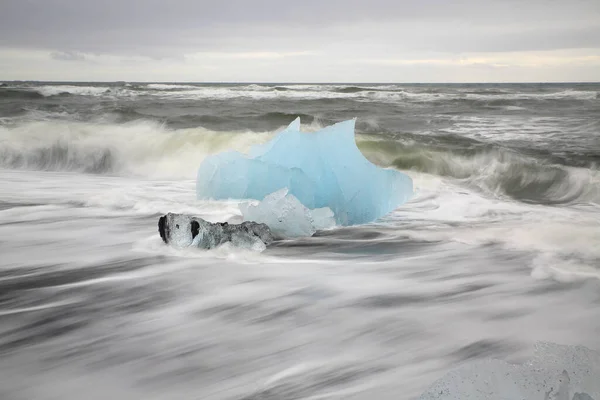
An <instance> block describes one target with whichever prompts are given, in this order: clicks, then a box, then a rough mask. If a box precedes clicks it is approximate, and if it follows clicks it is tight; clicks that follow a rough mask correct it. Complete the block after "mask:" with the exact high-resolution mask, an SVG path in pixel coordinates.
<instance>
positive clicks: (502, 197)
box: [0, 84, 600, 399]
mask: <svg viewBox="0 0 600 400" xmlns="http://www.w3.org/2000/svg"><path fill="white" fill-rule="evenodd" d="M12 85H13V86H15V88H13V89H11V90H13V92H17V95H15V94H14V93H13V92H11V93H12V94H10V96H7V95H6V93H4V94H3V95H0V98H1V99H2V100H1V101H0V110H1V113H2V114H0V117H1V118H2V124H1V126H0V155H1V158H0V160H1V165H2V167H3V169H2V170H1V171H0V354H1V356H0V395H1V396H0V397H2V398H7V399H30V398H35V399H80V398H82V396H83V397H85V398H89V399H104V398H108V397H112V398H116V399H131V398H146V399H172V398H185V399H187V398H190V399H195V398H198V399H300V398H303V399H304V398H334V399H338V398H339V399H367V398H377V399H388V398H389V399H398V398H414V397H415V396H418V395H419V394H420V393H422V392H423V391H424V390H425V389H426V388H427V387H428V386H429V385H430V384H431V383H432V382H433V381H434V380H436V379H437V378H439V377H441V376H442V375H443V374H444V373H445V372H447V371H448V370H450V369H451V368H454V367H456V366H458V365H460V364H462V363H465V362H468V361H472V360H475V359H480V358H486V357H496V358H501V359H504V360H508V361H515V362H519V361H523V360H525V359H528V358H529V357H530V355H531V353H532V350H533V343H534V342H536V341H551V342H556V343H562V344H573V345H585V346H587V347H590V348H593V349H600V339H599V338H600V335H599V333H600V290H599V289H600V281H599V280H598V278H599V277H600V269H599V267H598V266H599V261H600V245H599V244H600V212H599V211H600V206H599V193H600V192H599V187H600V183H599V180H598V176H599V175H598V171H597V167H596V164H595V163H596V162H597V160H598V157H599V155H598V154H600V146H599V142H598V140H599V137H600V136H599V134H600V131H599V130H598V129H599V127H600V121H599V120H598V115H600V114H598V111H599V107H600V105H599V101H598V97H597V93H598V90H599V87H598V86H597V85H596V86H594V85H592V86H589V85H588V86H585V87H563V86H556V85H548V86H540V87H531V86H527V85H524V86H516V87H515V86H511V85H509V86H506V87H504V86H497V85H492V86H474V87H471V86H469V85H466V86H458V87H456V86H439V87H438V86H431V85H425V86H417V87H403V86H399V85H398V86H375V87H371V86H369V87H361V86H349V85H347V86H340V85H333V86H326V85H312V86H297V85H294V86H290V85H288V86H277V87H267V86H259V85H255V86H243V87H241V86H240V87H236V86H234V87H230V86H214V87H206V86H194V85H191V86H189V87H187V88H186V87H180V86H177V85H175V86H169V87H165V86H155V87H142V86H143V85H132V86H125V87H123V86H119V87H116V88H115V87H112V86H111V87H110V88H108V92H107V89H105V88H104V87H103V86H102V85H91V84H85V85H84V84H72V85H68V86H59V85H56V84H53V85H39V84H19V85H15V84H12ZM99 87H100V88H102V89H99ZM1 90H4V91H5V92H7V91H8V89H6V88H2V89H1ZM64 91H66V92H68V93H71V92H72V93H71V94H69V95H64V94H62V95H61V94H59V93H61V92H64ZM24 92H27V93H28V94H27V95H23V93H24ZM55 92H57V93H55ZM31 93H36V94H33V95H32V94H31ZM280 93H292V94H290V95H287V94H286V95H281V94H280ZM2 96H4V97H2ZM489 98H491V100H490V99H489ZM490 101H491V102H492V103H491V104H490ZM500 103H501V104H500ZM128 107H129V108H128ZM132 109H135V110H136V111H135V113H136V114H135V115H134V116H131V115H132ZM15 110H17V111H15ZM119 110H121V111H119ZM295 113H303V114H305V116H304V117H303V120H304V121H306V125H305V127H306V128H307V129H316V128H317V127H318V126H322V125H323V124H326V123H329V122H332V121H333V120H340V119H343V118H345V117H350V116H355V115H358V117H359V119H358V137H357V141H358V143H359V147H360V148H361V150H362V151H363V152H364V154H365V155H366V156H367V157H368V158H369V159H371V160H372V161H373V162H376V163H378V164H380V165H386V166H387V165H392V166H396V167H398V168H401V169H402V170H403V171H405V172H406V173H408V174H409V175H411V177H412V178H413V179H414V182H415V188H416V196H415V197H414V198H413V199H412V200H411V201H410V202H409V203H407V204H405V205H403V206H402V207H400V208H399V209H398V210H396V211H395V212H394V213H392V214H391V215H389V216H387V217H385V218H383V219H382V220H381V221H377V222H375V223H372V224H369V225H366V226H360V227H347V228H339V229H334V230H329V231H324V232H319V233H317V234H316V235H315V236H314V237H312V238H304V239H298V240H290V241H281V242H278V243H276V244H275V245H273V246H271V247H270V248H269V249H268V250H267V251H265V252H263V253H260V254H257V253H251V252H243V251H240V250H236V249H231V248H221V249H217V250H214V251H210V252H199V251H175V250H173V249H170V248H168V247H166V246H164V245H163V243H162V241H161V239H160V237H159V235H158V230H157V223H158V217H159V216H160V215H161V214H162V213H166V212H169V211H171V212H181V213H190V214H194V215H197V216H200V217H202V218H205V219H207V220H210V221H212V222H215V221H224V220H235V219H236V218H237V217H239V215H240V212H239V209H238V207H237V204H236V203H235V202H233V201H231V202H199V201H197V200H196V199H195V182H194V180H193V179H194V175H195V170H196V168H197V165H198V164H199V162H200V160H201V159H202V157H203V156H204V155H205V154H210V153H212V152H215V151H221V150H223V149H227V148H236V149H240V150H243V149H246V148H247V147H248V146H249V145H250V144H252V143H259V142H263V141H265V140H267V139H268V138H269V137H271V136H272V135H274V134H275V132H276V130H277V129H278V128H280V127H281V126H283V125H285V124H286V123H287V122H289V120H291V119H292V117H293V116H294V115H295ZM317 114H318V115H317ZM351 114H353V115H351ZM211 118H212V120H211Z"/></svg>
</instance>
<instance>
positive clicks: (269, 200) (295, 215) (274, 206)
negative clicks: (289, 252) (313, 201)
mask: <svg viewBox="0 0 600 400" xmlns="http://www.w3.org/2000/svg"><path fill="white" fill-rule="evenodd" d="M240 210H241V212H242V215H243V217H244V220H245V221H254V222H259V223H263V224H266V225H267V226H268V227H269V228H270V229H271V232H272V233H273V234H274V235H275V236H277V237H282V238H291V237H299V236H312V234H314V233H315V232H316V231H317V230H321V229H327V228H331V227H333V226H335V219H334V216H333V212H332V211H331V210H330V209H329V208H328V207H324V208H318V209H315V210H309V209H308V208H306V207H305V206H304V205H303V204H302V203H300V201H298V199H297V198H296V197H294V196H293V195H291V194H289V193H288V189H287V188H284V189H281V190H278V191H276V192H274V193H271V194H269V195H267V196H266V197H265V198H264V200H263V201H261V202H258V203H254V204H253V203H242V204H241V205H240Z"/></svg>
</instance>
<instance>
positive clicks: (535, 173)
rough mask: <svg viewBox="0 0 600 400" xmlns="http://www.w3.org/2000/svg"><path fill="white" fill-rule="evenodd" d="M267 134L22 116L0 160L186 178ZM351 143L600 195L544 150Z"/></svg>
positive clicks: (508, 192) (517, 181) (493, 182)
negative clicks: (205, 162) (207, 161)
mask: <svg viewBox="0 0 600 400" xmlns="http://www.w3.org/2000/svg"><path fill="white" fill-rule="evenodd" d="M268 116H269V118H273V119H274V120H280V119H281V120H284V119H288V117H289V116H288V114H285V113H270V114H268ZM307 122H310V121H307ZM314 123H316V122H314V121H313V122H312V124H313V125H314ZM309 128H310V127H309ZM309 130H310V129H309ZM273 135H274V133H273V132H262V133H257V132H252V131H229V132H222V131H220V132H218V131H213V130H209V129H206V128H192V129H169V128H168V127H166V126H165V125H163V124H160V123H158V122H152V121H146V120H137V121H133V122H129V123H125V124H109V123H107V124H98V123H86V122H66V121H64V122H63V121H39V122H28V123H23V124H20V125H18V126H16V127H10V128H9V127H0V167H3V168H11V169H33V170H52V171H76V172H83V173H94V174H115V175H131V176H141V177H149V178H183V179H193V178H195V174H196V171H197V168H198V166H199V165H200V163H201V161H202V159H203V158H204V157H205V156H207V155H209V154H214V153H217V152H220V151H225V150H237V151H242V152H244V151H247V150H248V149H249V148H250V146H252V145H254V144H258V143H264V142H265V141H267V140H268V139H269V138H271V137H272V136H273ZM429 140H430V139H429ZM464 140H467V139H464ZM357 144H358V146H359V148H360V149H361V151H362V152H363V153H364V154H365V156H366V157H367V158H368V159H370V160H371V161H372V162H374V163H376V164H378V165H381V166H384V167H393V168H397V169H400V170H405V171H414V172H416V173H426V174H432V175H438V176H443V177H446V178H451V179H455V180H457V181H460V182H461V183H462V184H465V185H468V186H469V187H473V188H475V189H478V190H483V191H485V192H488V193H491V194H492V195H494V196H508V197H509V198H512V199H515V200H518V201H522V202H528V203H540V204H562V203H570V202H594V203H600V174H599V173H598V171H597V170H596V169H595V168H580V167H575V166H568V165H563V164H558V163H553V162H550V161H549V160H548V158H547V157H540V158H536V157H534V156H531V155H525V154H521V153H518V152H516V151H513V150H510V149H506V148H501V147H497V146H493V145H487V146H480V147H474V146H473V145H472V144H470V143H462V142H461V143H458V144H457V145H456V146H455V147H454V148H452V147H450V146H446V145H440V144H439V143H438V144H437V145H436V144H433V143H431V142H429V143H428V142H426V140H423V142H414V141H412V142H411V143H410V144H405V143H401V142H400V141H397V140H391V139H389V140H373V139H372V138H370V137H368V136H361V135H358V136H357Z"/></svg>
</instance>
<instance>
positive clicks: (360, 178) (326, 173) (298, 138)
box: [196, 118, 413, 225]
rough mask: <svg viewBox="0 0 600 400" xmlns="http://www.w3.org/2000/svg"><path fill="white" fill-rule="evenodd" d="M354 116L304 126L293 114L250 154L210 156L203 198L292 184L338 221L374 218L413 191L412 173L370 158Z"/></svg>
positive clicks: (292, 190) (201, 183)
mask: <svg viewBox="0 0 600 400" xmlns="http://www.w3.org/2000/svg"><path fill="white" fill-rule="evenodd" d="M354 126H355V120H349V121H344V122H340V123H337V124H334V125H331V126H328V127H326V128H324V129H321V130H319V131H317V132H312V133H308V132H301V131H300V130H299V128H300V119H299V118H297V119H296V120H294V121H293V122H292V123H291V124H290V125H289V126H288V127H287V128H286V129H284V130H283V131H282V132H280V133H279V134H278V135H277V136H275V137H274V138H273V139H272V140H271V141H269V142H267V143H265V144H262V145H258V146H254V147H253V148H252V149H251V150H250V151H249V154H247V155H245V154H241V153H237V152H225V153H220V154H217V155H214V156H211V157H207V158H206V159H205V160H204V161H203V162H202V164H201V165H200V168H199V169H198V177H197V185H196V191H197V196H198V198H200V199H206V198H212V199H255V200H263V199H264V198H265V197H266V196H267V195H269V194H271V193H274V192H276V191H278V190H280V189H283V188H287V189H288V192H289V194H291V195H293V196H294V197H295V198H297V199H298V200H299V201H300V202H301V203H302V204H303V205H304V206H305V207H307V208H309V209H318V208H324V207H328V208H329V209H330V210H331V211H333V213H334V216H335V220H336V223H337V224H339V225H355V224H362V223H368V222H372V221H374V220H376V219H378V218H380V217H383V216H384V215H386V214H388V213H390V212H391V211H393V210H394V209H395V208H397V207H398V206H400V205H401V204H403V203H404V202H406V201H407V200H408V199H409V198H410V197H411V196H412V194H413V183H412V180H411V178H410V177H408V176H407V175H405V174H403V173H401V172H400V171H396V170H393V169H383V168H379V167H377V166H375V165H374V164H372V163H371V162H370V161H368V160H367V159H366V158H365V157H364V156H363V155H362V153H361V152H360V150H359V149H358V147H357V146H356V142H355V140H354Z"/></svg>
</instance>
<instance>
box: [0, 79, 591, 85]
mask: <svg viewBox="0 0 600 400" xmlns="http://www.w3.org/2000/svg"><path fill="white" fill-rule="evenodd" d="M0 82H1V83H15V82H24V83H142V84H144V83H159V84H160V83H164V84H179V83H184V84H201V85H236V84H243V85H252V84H255V85H256V84H258V85H290V84H291V85H415V84H416V85H470V84H484V85H515V84H521V85H531V84H600V81H522V82H519V81H498V82H493V81H464V82H444V81H435V82H433V81H432V82H417V81H414V82H393V81H387V82H369V81H363V82H361V81H347V82H344V81H339V82H335V81H331V82H327V81H312V82H311V81H298V82H294V81H128V80H89V81H88V80H81V81H79V80H76V81H69V80H40V79H31V80H30V79H12V80H0Z"/></svg>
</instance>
